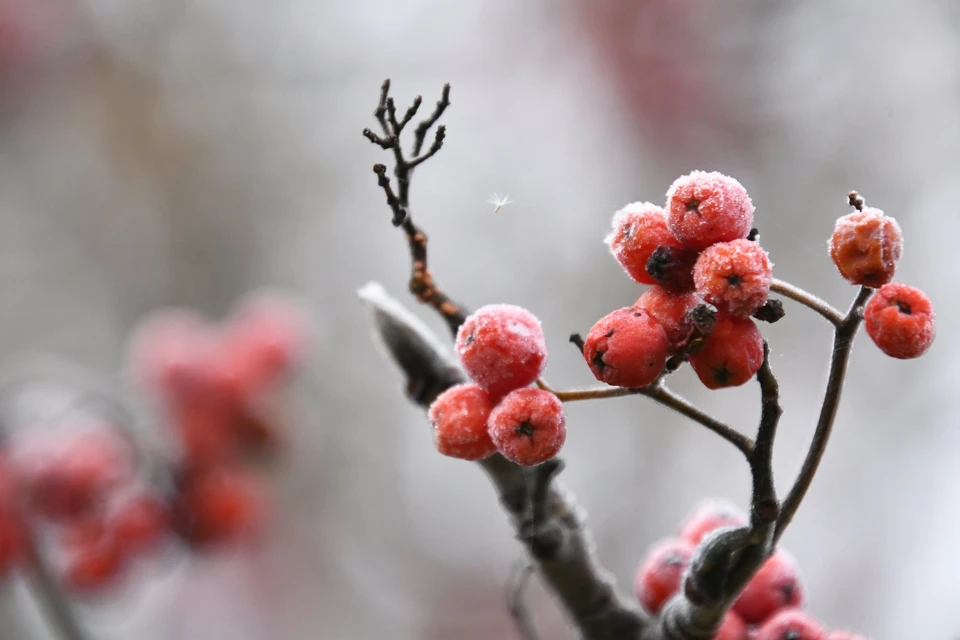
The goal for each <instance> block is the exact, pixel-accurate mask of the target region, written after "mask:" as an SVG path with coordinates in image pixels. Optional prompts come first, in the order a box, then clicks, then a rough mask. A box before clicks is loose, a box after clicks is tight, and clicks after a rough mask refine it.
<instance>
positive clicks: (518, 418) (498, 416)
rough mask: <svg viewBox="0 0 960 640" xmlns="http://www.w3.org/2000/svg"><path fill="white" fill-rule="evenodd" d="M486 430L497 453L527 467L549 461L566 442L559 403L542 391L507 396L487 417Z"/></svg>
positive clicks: (525, 391)
mask: <svg viewBox="0 0 960 640" xmlns="http://www.w3.org/2000/svg"><path fill="white" fill-rule="evenodd" d="M487 427H488V429H489V431H490V437H491V438H492V439H493V443H494V445H496V447H497V451H499V452H500V453H501V454H502V455H503V457H505V458H506V459H508V460H511V461H513V462H516V463H517V464H520V465H524V466H527V467H530V466H533V465H537V464H540V463H541V462H546V461H547V460H549V459H551V458H553V457H554V456H555V455H557V453H559V452H560V449H561V448H562V447H563V443H564V441H565V440H566V438H567V426H566V416H565V414H564V411H563V403H562V402H560V400H559V399H558V398H557V396H555V395H553V394H552V393H550V392H549V391H543V390H542V389H532V388H525V389H517V390H516V391H513V392H511V393H508V394H507V395H506V396H504V397H503V399H501V400H500V403H499V404H498V405H497V406H496V407H495V408H494V409H493V411H492V412H491V413H490V419H489V420H488V421H487Z"/></svg>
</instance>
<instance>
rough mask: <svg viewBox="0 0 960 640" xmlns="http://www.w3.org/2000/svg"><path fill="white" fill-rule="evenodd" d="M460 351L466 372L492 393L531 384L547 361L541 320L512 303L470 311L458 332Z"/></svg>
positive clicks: (499, 394) (496, 393)
mask: <svg viewBox="0 0 960 640" xmlns="http://www.w3.org/2000/svg"><path fill="white" fill-rule="evenodd" d="M457 355H458V356H459V357H460V363H461V364H462V365H463V368H464V370H465V371H466V372H467V375H468V376H470V378H471V379H472V380H473V381H474V382H476V383H477V384H478V385H480V387H482V388H483V389H484V390H486V391H487V393H489V394H491V395H493V396H502V395H504V394H506V393H509V392H510V391H513V390H514V389H519V388H520V387H525V386H527V385H529V384H530V383H532V382H533V381H535V380H536V379H537V378H539V377H540V374H541V373H543V369H544V367H546V365H547V346H546V341H545V340H544V337H543V329H542V328H541V326H540V321H539V320H538V319H537V317H536V316H534V315H533V314H532V313H530V312H529V311H527V310H526V309H524V308H523V307H518V306H515V305H510V304H493V305H487V306H485V307H482V308H480V309H478V310H477V311H475V312H474V313H473V314H471V315H470V316H469V317H468V318H467V320H466V322H464V323H463V325H461V327H460V330H459V331H458V332H457Z"/></svg>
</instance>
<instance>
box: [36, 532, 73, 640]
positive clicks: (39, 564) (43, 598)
mask: <svg viewBox="0 0 960 640" xmlns="http://www.w3.org/2000/svg"><path fill="white" fill-rule="evenodd" d="M26 550H27V562H28V563H29V566H28V568H27V582H28V584H29V586H30V589H31V591H33V594H34V598H36V600H37V601H38V602H39V603H40V606H41V608H42V609H43V610H44V611H46V613H47V615H46V617H45V619H46V620H47V621H49V623H50V625H51V626H52V627H53V629H54V632H55V634H56V636H57V637H58V638H60V640H87V635H86V633H85V632H84V631H83V629H82V628H81V627H80V623H79V622H77V619H76V616H74V614H73V610H72V609H71V608H70V605H69V604H68V603H67V600H66V598H64V596H63V592H61V591H60V586H59V585H58V584H57V581H56V579H55V578H54V577H53V572H52V571H51V569H50V567H49V565H48V564H47V559H46V558H44V557H43V554H42V553H41V552H40V550H39V549H38V548H37V545H36V543H35V542H34V540H33V535H32V533H31V534H30V535H28V536H27V548H26Z"/></svg>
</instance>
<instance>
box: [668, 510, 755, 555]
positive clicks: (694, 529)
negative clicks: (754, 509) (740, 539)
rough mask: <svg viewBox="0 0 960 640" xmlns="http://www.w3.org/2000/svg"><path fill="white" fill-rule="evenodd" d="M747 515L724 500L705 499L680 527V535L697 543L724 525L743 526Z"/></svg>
mask: <svg viewBox="0 0 960 640" xmlns="http://www.w3.org/2000/svg"><path fill="white" fill-rule="evenodd" d="M745 524H747V516H746V514H744V513H743V511H741V510H740V509H738V508H737V507H735V506H734V505H732V504H730V503H729V502H726V501H723V500H705V501H703V502H701V503H700V504H698V505H697V506H696V507H695V508H694V510H693V512H692V513H691V514H690V515H689V516H687V519H686V520H684V522H683V525H682V526H681V527H680V537H681V538H682V539H683V540H686V541H687V542H689V543H690V544H693V545H697V544H700V541H701V540H703V538H704V536H706V535H707V534H708V533H710V532H712V531H715V530H717V529H721V528H724V527H742V526H744V525H745Z"/></svg>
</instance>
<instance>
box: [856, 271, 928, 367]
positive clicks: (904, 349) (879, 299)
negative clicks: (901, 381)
mask: <svg viewBox="0 0 960 640" xmlns="http://www.w3.org/2000/svg"><path fill="white" fill-rule="evenodd" d="M863 324H864V326H865V327H866V329H867V335H869V336H870V339H871V340H873V342H874V344H876V345H877V346H878V347H880V350H881V351H883V352H884V353H885V354H887V355H888V356H890V357H892V358H900V359H903V360H906V359H910V358H919V357H920V356H922V355H923V354H924V353H926V352H927V349H929V348H930V345H931V344H933V340H934V338H936V335H937V327H936V312H935V311H934V309H933V304H931V302H930V298H928V297H927V295H926V294H925V293H924V292H923V291H920V290H919V289H916V288H914V287H910V286H907V285H905V284H900V283H890V284H885V285H883V286H882V287H880V290H879V291H877V293H876V294H875V295H874V296H873V298H871V299H870V302H868V303H867V306H866V308H865V309H864V311H863Z"/></svg>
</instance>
